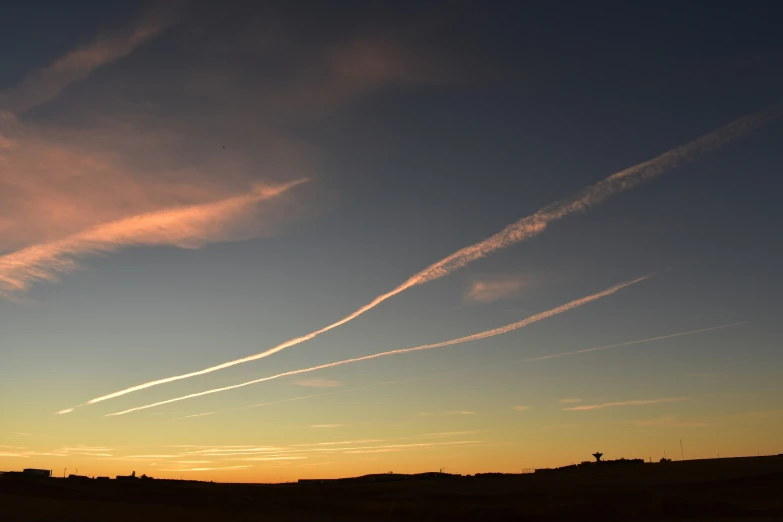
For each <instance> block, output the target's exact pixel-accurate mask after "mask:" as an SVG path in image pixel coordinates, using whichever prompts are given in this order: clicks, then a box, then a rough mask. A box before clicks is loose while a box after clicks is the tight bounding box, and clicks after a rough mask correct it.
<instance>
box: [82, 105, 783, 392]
mask: <svg viewBox="0 0 783 522" xmlns="http://www.w3.org/2000/svg"><path fill="white" fill-rule="evenodd" d="M782 115H783V103H778V104H775V105H773V106H770V107H767V108H764V109H762V110H760V111H758V112H755V113H753V114H750V115H748V116H745V117H742V118H739V119H737V120H735V121H733V122H731V123H728V124H726V125H724V126H723V127H720V128H718V129H716V130H714V131H712V132H710V133H708V134H705V135H704V136H701V137H700V138H697V139H695V140H693V141H690V142H688V143H686V144H684V145H681V146H679V147H676V148H674V149H671V150H669V151H667V152H665V153H663V154H661V155H659V156H657V157H655V158H652V159H650V160H647V161H645V162H643V163H639V164H637V165H634V166H632V167H629V168H627V169H624V170H622V171H619V172H616V173H614V174H612V175H610V176H609V177H607V178H605V179H603V180H601V181H599V182H598V183H595V184H594V185H591V186H589V187H587V188H586V189H584V190H583V191H581V192H580V193H578V194H576V195H575V196H572V197H570V198H568V199H565V200H562V201H557V202H555V203H552V204H550V205H548V206H546V207H544V208H542V209H541V210H539V211H538V212H535V213H534V214H532V215H530V216H528V217H525V218H523V219H520V220H519V221H517V222H516V223H512V224H511V225H508V226H507V227H506V228H504V229H503V230H501V231H500V232H498V233H497V234H495V235H493V236H491V237H489V238H487V239H485V240H483V241H480V242H478V243H475V244H473V245H470V246H467V247H465V248H462V249H460V250H458V251H457V252H454V253H453V254H451V255H449V256H447V257H445V258H443V259H441V260H440V261H437V262H436V263H434V264H432V265H430V266H429V267H427V268H425V269H424V270H422V271H421V272H419V273H417V274H415V275H414V276H412V277H410V278H409V279H408V280H407V281H405V282H404V283H402V284H401V285H399V286H398V287H397V288H394V289H393V290H390V291H389V292H386V293H384V294H382V295H380V296H378V297H376V298H375V299H373V300H372V301H371V302H370V303H368V304H366V305H364V306H362V307H361V308H359V309H358V310H356V311H355V312H353V313H351V314H349V315H348V316H346V317H344V318H342V319H340V320H339V321H337V322H334V323H332V324H330V325H327V326H325V327H323V328H321V329H319V330H315V331H313V332H310V333H309V334H306V335H303V336H301V337H296V338H293V339H290V340H288V341H286V342H284V343H282V344H279V345H277V346H275V347H274V348H270V349H268V350H266V351H264V352H260V353H257V354H255V355H250V356H247V357H243V358H241V359H235V360H233V361H227V362H225V363H222V364H218V365H215V366H210V367H208V368H204V369H203V370H200V371H196V372H190V373H185V374H181V375H174V376H171V377H166V378H163V379H157V380H154V381H149V382H146V383H142V384H139V385H136V386H131V387H129V388H125V389H123V390H119V391H117V392H114V393H110V394H107V395H103V396H100V397H96V398H94V399H91V400H89V401H87V403H85V404H94V403H96V402H101V401H104V400H108V399H113V398H116V397H119V396H122V395H125V394H127V393H132V392H135V391H139V390H143V389H146V388H150V387H152V386H158V385H161V384H165V383H169V382H174V381H177V380H181V379H187V378H191V377H196V376H199V375H205V374H207V373H211V372H215V371H218V370H222V369H225V368H229V367H231V366H235V365H237V364H243V363H246V362H250V361H255V360H258V359H262V358H264V357H268V356H270V355H273V354H275V353H277V352H280V351H282V350H285V349H286V348H289V347H291V346H295V345H298V344H300V343H303V342H305V341H309V340H310V339H313V338H315V337H317V336H318V335H320V334H322V333H325V332H328V331H330V330H333V329H334V328H337V327H339V326H342V325H344V324H346V323H348V322H350V321H352V320H353V319H356V318H357V317H359V316H360V315H362V314H364V313H365V312H367V311H369V310H371V309H373V308H375V307H376V306H378V305H379V304H381V303H382V302H384V301H385V300H387V299H389V298H391V297H393V296H395V295H397V294H399V293H401V292H404V291H405V290H407V289H409V288H411V287H414V286H417V285H422V284H425V283H428V282H430V281H434V280H435V279H439V278H441V277H444V276H447V275H449V274H451V273H453V272H454V271H456V270H459V269H460V268H463V267H465V266H466V265H468V264H470V263H472V262H473V261H476V260H478V259H481V258H483V257H485V256H487V255H489V254H491V253H492V252H495V251H498V250H502V249H504V248H507V247H509V246H511V245H515V244H517V243H520V242H523V241H526V240H528V239H531V238H533V237H535V236H537V235H539V234H541V233H542V232H543V231H544V230H545V229H546V228H547V227H548V225H549V224H550V223H552V222H554V221H557V220H560V219H562V218H564V217H566V216H569V215H571V214H574V213H579V212H584V211H585V210H587V209H589V208H590V207H592V206H595V205H597V204H599V203H601V202H603V201H605V200H606V199H608V198H610V197H612V196H614V195H616V194H619V193H621V192H624V191H625V190H628V189H630V188H633V187H635V186H637V185H639V184H641V183H644V182H645V181H649V180H650V179H652V178H655V177H657V176H659V175H661V174H663V173H664V172H666V171H667V170H669V169H671V168H674V167H676V166H678V165H680V164H682V163H684V162H686V161H689V160H691V159H694V158H696V157H697V156H698V155H700V154H702V153H706V152H709V151H711V150H714V149H716V148H719V147H721V146H723V145H725V144H726V143H729V142H731V141H733V140H735V139H737V138H740V137H741V136H744V135H745V134H747V133H748V132H750V131H752V130H754V129H756V128H758V127H761V126H763V125H765V124H767V123H769V122H771V121H774V120H776V119H777V118H779V117H781V116H782Z"/></svg>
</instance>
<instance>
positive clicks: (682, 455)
mask: <svg viewBox="0 0 783 522" xmlns="http://www.w3.org/2000/svg"><path fill="white" fill-rule="evenodd" d="M680 457H682V460H685V452H684V451H683V450H682V439H680Z"/></svg>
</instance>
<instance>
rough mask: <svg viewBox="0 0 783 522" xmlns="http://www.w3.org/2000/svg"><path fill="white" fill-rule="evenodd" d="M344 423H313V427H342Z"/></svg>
mask: <svg viewBox="0 0 783 522" xmlns="http://www.w3.org/2000/svg"><path fill="white" fill-rule="evenodd" d="M343 426H344V424H313V425H311V426H310V427H311V428H341V427H343Z"/></svg>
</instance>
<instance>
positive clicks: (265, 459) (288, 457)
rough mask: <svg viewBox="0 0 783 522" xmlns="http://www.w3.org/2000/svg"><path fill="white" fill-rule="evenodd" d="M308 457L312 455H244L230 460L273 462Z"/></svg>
mask: <svg viewBox="0 0 783 522" xmlns="http://www.w3.org/2000/svg"><path fill="white" fill-rule="evenodd" d="M308 458H310V457H307V456H306V455H285V456H281V457H242V458H240V459H230V460H238V461H242V462H273V461H285V460H304V459H308Z"/></svg>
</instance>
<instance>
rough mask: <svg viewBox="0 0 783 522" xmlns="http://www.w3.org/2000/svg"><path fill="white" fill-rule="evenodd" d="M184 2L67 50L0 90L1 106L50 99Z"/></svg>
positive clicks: (154, 31) (166, 21)
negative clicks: (17, 82) (60, 55)
mask: <svg viewBox="0 0 783 522" xmlns="http://www.w3.org/2000/svg"><path fill="white" fill-rule="evenodd" d="M183 3H184V2H168V3H166V4H159V5H157V6H156V7H155V8H153V9H151V10H148V11H147V12H145V13H143V15H142V17H140V19H139V20H137V21H136V22H134V23H133V24H132V25H130V26H127V27H124V28H121V29H119V30H115V31H112V32H104V33H102V34H99V35H98V37H97V38H96V39H95V41H93V42H92V43H89V44H87V45H85V46H83V47H79V48H78V49H75V50H73V51H70V52H68V53H67V54H65V55H64V56H62V57H60V58H58V59H57V60H55V61H54V62H53V63H52V64H51V65H49V66H48V67H45V68H43V69H40V70H37V71H35V72H34V73H32V74H30V75H29V76H27V77H26V78H25V79H24V80H23V81H22V83H21V84H19V85H18V86H17V87H15V88H13V89H8V90H5V91H0V107H2V108H5V109H6V110H8V111H10V112H12V113H16V114H19V113H23V112H25V111H27V110H29V109H32V108H33V107H37V106H38V105H42V104H44V103H46V102H48V101H51V100H53V99H54V98H56V97H57V96H58V95H59V94H60V92H62V91H63V89H65V88H66V87H68V86H69V85H71V84H72V83H75V82H78V81H80V80H83V79H84V78H86V77H87V76H89V75H90V74H92V73H93V72H94V71H95V70H96V69H98V68H100V67H102V66H104V65H107V64H109V63H112V62H114V61H116V60H118V59H120V58H124V57H125V56H128V55H129V54H131V53H132V52H133V51H134V50H135V49H136V48H137V47H139V46H140V45H142V44H144V43H146V42H147V41H149V40H151V39H152V38H154V37H155V36H157V35H158V34H159V33H160V32H161V31H163V30H164V29H166V28H167V27H169V26H171V25H172V24H174V23H175V22H176V20H177V18H178V11H179V10H180V8H181V7H182V4H183Z"/></svg>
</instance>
